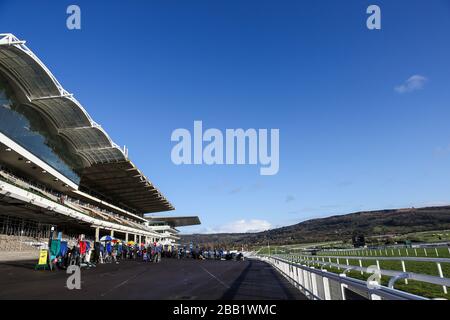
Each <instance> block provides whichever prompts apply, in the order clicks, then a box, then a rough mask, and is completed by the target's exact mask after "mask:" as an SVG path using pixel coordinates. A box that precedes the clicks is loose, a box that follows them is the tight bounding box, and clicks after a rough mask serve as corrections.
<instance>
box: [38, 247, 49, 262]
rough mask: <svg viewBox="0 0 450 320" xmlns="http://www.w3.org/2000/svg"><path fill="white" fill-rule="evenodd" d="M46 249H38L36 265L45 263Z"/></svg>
mask: <svg viewBox="0 0 450 320" xmlns="http://www.w3.org/2000/svg"><path fill="white" fill-rule="evenodd" d="M47 252H48V251H47V250H40V251H39V262H38V265H45V264H47Z"/></svg>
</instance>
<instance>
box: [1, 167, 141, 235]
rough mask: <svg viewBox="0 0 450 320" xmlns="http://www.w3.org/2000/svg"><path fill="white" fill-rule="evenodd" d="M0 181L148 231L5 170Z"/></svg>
mask: <svg viewBox="0 0 450 320" xmlns="http://www.w3.org/2000/svg"><path fill="white" fill-rule="evenodd" d="M0 179H1V180H4V181H6V182H8V183H11V184H13V185H15V186H17V187H19V188H22V189H25V190H27V191H29V192H32V193H35V194H37V195H39V196H42V197H45V198H47V199H49V200H52V201H54V202H57V203H59V204H62V205H64V206H66V207H69V208H71V209H73V210H76V211H78V212H80V213H83V214H85V215H88V216H90V217H93V218H97V219H100V220H104V221H107V222H113V223H119V224H121V225H127V226H129V227H132V228H136V229H140V230H144V231H148V230H149V229H148V228H147V226H145V225H143V224H140V223H137V222H134V221H132V220H130V219H128V218H125V217H122V216H119V215H118V214H116V213H114V212H111V211H108V210H105V209H102V208H99V207H97V206H94V205H92V204H90V203H86V202H83V201H81V200H80V199H74V198H71V197H69V196H68V195H62V194H60V193H57V192H55V191H53V190H49V189H48V188H45V187H44V186H38V185H36V184H34V183H31V182H29V181H26V180H24V179H22V178H19V177H17V176H15V175H13V174H12V173H10V172H8V171H7V170H6V169H5V168H3V167H2V168H0Z"/></svg>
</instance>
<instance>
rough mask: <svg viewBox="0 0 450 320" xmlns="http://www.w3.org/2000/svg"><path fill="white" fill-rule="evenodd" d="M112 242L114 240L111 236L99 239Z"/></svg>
mask: <svg viewBox="0 0 450 320" xmlns="http://www.w3.org/2000/svg"><path fill="white" fill-rule="evenodd" d="M113 240H115V238H114V237H111V236H103V237H101V238H100V241H102V242H103V241H113Z"/></svg>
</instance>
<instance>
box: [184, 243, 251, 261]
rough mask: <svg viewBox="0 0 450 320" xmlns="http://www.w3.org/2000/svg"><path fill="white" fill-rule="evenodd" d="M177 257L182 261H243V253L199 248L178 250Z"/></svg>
mask: <svg viewBox="0 0 450 320" xmlns="http://www.w3.org/2000/svg"><path fill="white" fill-rule="evenodd" d="M177 256H178V258H180V259H185V258H192V259H198V260H205V259H213V260H243V258H244V257H243V255H242V253H240V252H239V253H238V252H233V251H228V250H224V249H222V248H220V249H211V248H203V247H199V246H195V247H194V246H192V247H189V249H188V248H187V247H186V246H184V247H180V248H178V251H177Z"/></svg>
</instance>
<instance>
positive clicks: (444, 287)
mask: <svg viewBox="0 0 450 320" xmlns="http://www.w3.org/2000/svg"><path fill="white" fill-rule="evenodd" d="M436 265H437V268H438V272H439V277H441V278H444V273H443V272H442V267H441V264H440V263H439V262H436ZM442 290H444V293H445V294H447V287H446V286H442Z"/></svg>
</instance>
